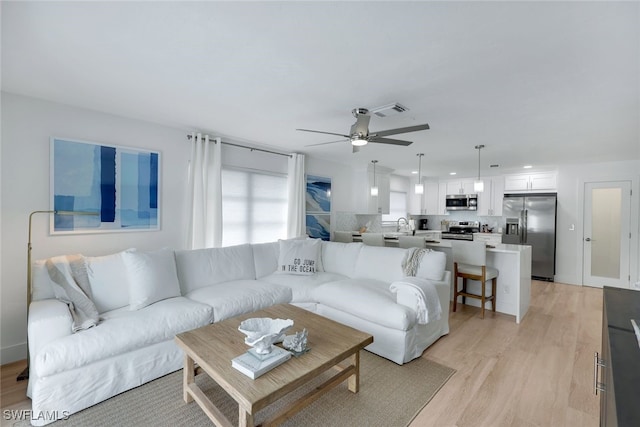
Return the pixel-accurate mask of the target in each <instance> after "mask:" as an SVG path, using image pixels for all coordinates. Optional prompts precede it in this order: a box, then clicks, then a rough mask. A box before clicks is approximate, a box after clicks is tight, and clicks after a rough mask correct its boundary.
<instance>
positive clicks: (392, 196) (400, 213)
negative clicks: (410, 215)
mask: <svg viewBox="0 0 640 427" xmlns="http://www.w3.org/2000/svg"><path fill="white" fill-rule="evenodd" d="M406 216H407V193H406V192H404V191H391V192H390V193H389V215H382V222H383V223H384V222H396V221H398V218H400V217H404V218H406Z"/></svg>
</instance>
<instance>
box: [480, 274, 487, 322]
mask: <svg viewBox="0 0 640 427" xmlns="http://www.w3.org/2000/svg"><path fill="white" fill-rule="evenodd" d="M482 280H483V282H482V285H481V286H480V287H481V288H482V296H481V298H480V306H481V308H480V318H481V319H484V302H485V298H486V293H485V290H484V289H485V286H486V282H484V274H483V275H482Z"/></svg>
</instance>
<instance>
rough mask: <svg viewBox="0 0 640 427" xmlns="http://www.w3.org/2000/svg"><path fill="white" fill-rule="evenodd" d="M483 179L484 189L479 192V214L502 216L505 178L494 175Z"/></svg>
mask: <svg viewBox="0 0 640 427" xmlns="http://www.w3.org/2000/svg"><path fill="white" fill-rule="evenodd" d="M482 180H483V181H484V191H483V192H482V193H479V194H478V211H477V214H478V216H502V199H503V198H504V178H503V177H501V176H494V177H491V178H483V179H482Z"/></svg>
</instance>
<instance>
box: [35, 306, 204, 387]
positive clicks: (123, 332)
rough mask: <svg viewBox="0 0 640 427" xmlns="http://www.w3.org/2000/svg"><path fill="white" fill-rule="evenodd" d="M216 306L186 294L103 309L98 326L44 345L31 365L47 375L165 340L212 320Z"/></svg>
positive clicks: (42, 374)
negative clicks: (146, 303)
mask: <svg viewBox="0 0 640 427" xmlns="http://www.w3.org/2000/svg"><path fill="white" fill-rule="evenodd" d="M212 315H213V309H212V308H211V307H209V306H208V305H205V304H200V303H197V302H195V301H191V300H189V299H187V298H184V297H176V298H170V299H166V300H163V301H160V302H157V303H156V304H152V305H150V306H148V307H145V308H143V309H141V310H138V311H130V310H128V309H127V308H126V307H124V308H120V309H117V310H113V311H109V312H106V313H104V314H103V315H102V316H101V317H102V319H103V321H102V322H101V323H100V324H99V325H98V326H96V327H94V328H91V329H87V330H86V331H82V332H80V333H77V334H72V335H68V336H66V337H62V338H60V339H58V340H56V341H53V342H50V343H48V344H46V345H45V346H43V347H42V349H41V350H40V351H39V352H38V354H37V355H35V362H34V366H33V367H32V369H34V370H35V372H36V376H37V377H40V378H42V377H46V376H48V375H53V374H55V373H57V372H62V371H68V370H71V369H75V368H80V367H82V366H86V365H88V364H90V363H93V362H97V361H99V360H103V359H107V358H109V357H112V356H115V355H119V354H123V353H126V352H129V351H133V350H136V349H139V348H141V347H145V346H149V345H152V344H155V343H159V342H162V341H167V340H172V339H173V337H174V336H175V335H176V334H179V333H181V332H185V331H189V330H191V329H195V328H198V327H200V326H204V325H206V324H208V323H210V322H211V320H212Z"/></svg>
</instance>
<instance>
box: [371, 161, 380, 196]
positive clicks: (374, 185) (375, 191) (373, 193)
mask: <svg viewBox="0 0 640 427" xmlns="http://www.w3.org/2000/svg"><path fill="white" fill-rule="evenodd" d="M371 163H373V187H371V195H372V196H375V197H377V196H378V186H377V185H376V163H378V161H377V160H371Z"/></svg>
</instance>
